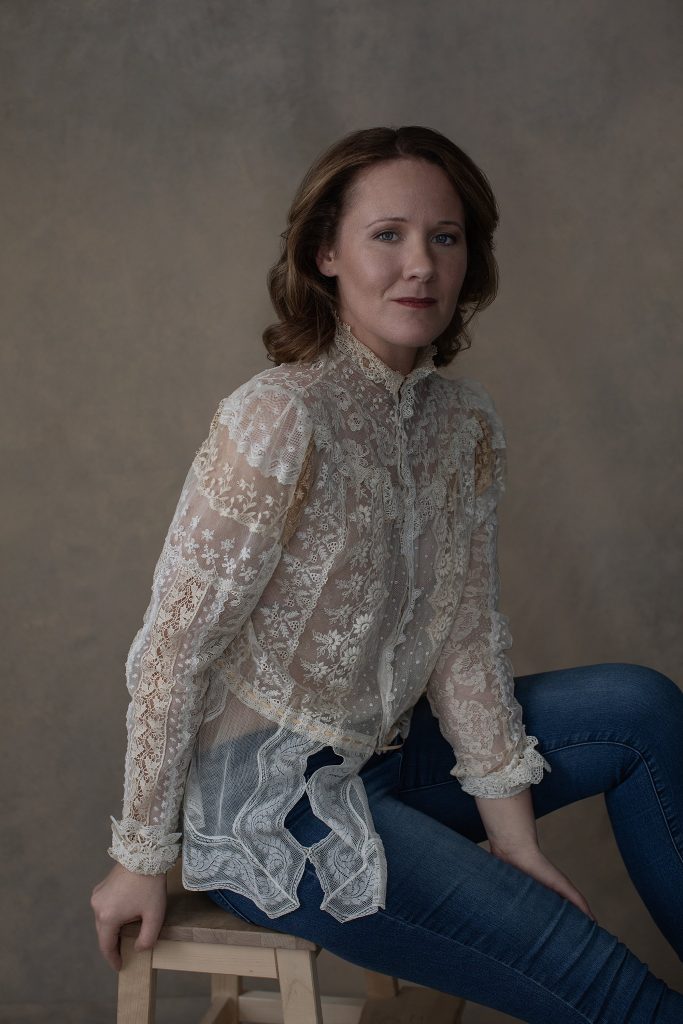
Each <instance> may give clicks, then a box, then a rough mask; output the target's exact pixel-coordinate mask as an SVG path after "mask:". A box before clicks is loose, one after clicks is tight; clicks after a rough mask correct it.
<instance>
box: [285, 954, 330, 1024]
mask: <svg viewBox="0 0 683 1024" xmlns="http://www.w3.org/2000/svg"><path fill="white" fill-rule="evenodd" d="M275 957H276V960H277V975H278V979H279V982H280V995H281V997H282V1019H283V1021H284V1024H323V1011H322V1006H321V1005H320V992H319V989H318V970H317V965H316V962H315V953H313V952H312V950H309V949H277V950H276V951H275Z"/></svg>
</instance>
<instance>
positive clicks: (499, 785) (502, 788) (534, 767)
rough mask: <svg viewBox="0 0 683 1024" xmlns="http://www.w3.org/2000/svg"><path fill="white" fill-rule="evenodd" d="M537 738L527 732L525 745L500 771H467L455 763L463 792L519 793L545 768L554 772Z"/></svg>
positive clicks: (454, 772) (454, 771)
mask: <svg viewBox="0 0 683 1024" xmlns="http://www.w3.org/2000/svg"><path fill="white" fill-rule="evenodd" d="M537 743H538V739H537V737H536V736H527V737H526V743H525V746H524V749H523V751H522V753H521V754H518V755H517V757H515V758H514V760H513V761H512V762H511V763H510V764H508V765H506V766H505V767H504V768H501V769H500V770H499V771H497V772H490V773H489V774H488V775H481V776H473V775H468V774H467V773H466V772H465V770H464V769H463V768H460V767H458V765H457V764H456V765H455V767H454V768H451V771H450V774H451V775H454V776H455V777H456V779H458V780H459V781H460V785H461V787H462V790H463V792H464V793H469V794H470V796H478V797H496V798H499V797H506V796H516V795H517V793H521V792H523V790H525V789H528V788H529V786H531V785H534V784H535V783H537V782H540V781H541V780H542V778H543V770H544V769H545V770H546V771H549V772H551V771H552V768H551V766H550V765H549V764H548V762H547V761H546V759H545V758H544V757H543V755H542V754H541V752H540V751H539V750H535V749H534V748H535V747H536V744H537Z"/></svg>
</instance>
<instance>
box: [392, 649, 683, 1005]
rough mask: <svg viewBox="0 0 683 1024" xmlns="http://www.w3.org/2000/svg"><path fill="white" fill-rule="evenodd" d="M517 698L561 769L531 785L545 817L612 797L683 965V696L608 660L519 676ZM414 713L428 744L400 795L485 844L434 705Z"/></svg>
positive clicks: (412, 755) (417, 753)
mask: <svg viewBox="0 0 683 1024" xmlns="http://www.w3.org/2000/svg"><path fill="white" fill-rule="evenodd" d="M515 696H516V697H517V699H518V700H519V702H520V704H521V705H522V709H523V712H524V724H525V728H526V731H527V734H529V735H532V736H538V737H539V750H541V751H542V752H543V755H544V756H545V757H546V758H547V760H548V762H549V763H550V765H551V766H552V769H553V770H552V772H546V773H545V775H544V778H543V781H542V782H541V783H539V784H538V785H535V786H532V787H531V795H532V801H533V805H534V813H535V816H536V818H541V817H543V815H545V814H548V813H550V811H554V810H557V808H559V807H564V806H566V805H567V804H570V803H574V802H575V801H577V800H582V799H584V798H585V797H588V796H594V795H595V794H597V793H604V794H605V804H606V807H607V812H608V814H609V818H610V821H611V824H612V828H613V831H614V835H615V838H616V841H617V845H618V847H619V851H620V853H621V855H622V858H623V860H624V864H625V865H626V869H627V871H628V873H629V875H630V877H631V880H632V881H633V884H634V885H635V887H636V889H637V890H638V892H639V894H640V896H641V898H642V900H643V902H644V903H645V905H646V907H647V908H648V910H649V912H650V914H651V915H652V918H653V920H654V922H655V924H656V925H657V927H658V928H659V929H660V931H661V932H662V934H663V935H664V937H665V938H666V939H667V941H668V942H669V943H670V945H671V946H672V947H673V949H674V950H675V952H676V953H677V955H678V957H679V958H680V959H681V960H682V961H683V691H681V690H680V689H679V687H678V686H677V685H676V683H675V682H673V680H671V679H669V678H668V676H665V675H663V674H662V673H661V672H657V671H656V670H654V669H651V668H648V667H646V666H644V665H633V664H629V663H624V662H603V663H600V664H597V665H582V666H579V667H577V668H567V669H557V670H555V671H551V672H538V673H535V674H532V675H526V676H520V677H517V678H516V679H515ZM414 714H415V715H416V719H415V724H417V727H418V729H417V733H416V736H415V739H416V740H417V739H418V738H421V739H422V742H419V743H417V742H413V743H411V744H410V746H409V745H408V743H407V744H406V746H405V747H404V751H405V754H404V758H403V762H404V763H403V768H402V774H401V789H400V795H401V799H403V800H405V801H407V802H408V803H410V805H411V806H413V807H416V808H418V809H419V810H422V811H423V812H424V813H426V814H429V815H431V816H433V817H436V818H437V819H438V820H440V821H443V823H444V824H446V825H449V826H450V827H451V828H457V829H458V831H459V832H460V833H461V834H463V835H466V836H467V837H468V838H470V839H473V840H474V842H477V843H479V842H482V840H484V839H486V833H485V831H484V828H483V825H482V822H481V818H480V817H479V813H478V811H477V807H476V803H475V801H474V799H473V798H472V797H470V796H469V795H468V794H466V793H463V791H462V789H461V788H460V785H459V784H456V786H453V784H452V782H453V781H454V780H453V778H452V776H451V777H450V778H451V782H449V781H448V778H449V777H448V769H449V768H450V767H452V765H453V755H452V752H451V750H450V747H449V746H448V744H444V743H442V742H439V741H438V740H437V739H435V738H433V739H432V741H431V742H429V741H427V737H428V736H430V734H433V733H434V719H433V717H432V714H431V710H430V708H429V705H428V703H427V701H426V700H425V699H423V700H421V701H419V702H418V704H417V705H416V707H415V711H414ZM412 739H413V736H412V735H411V736H409V737H408V741H409V742H410V740H412ZM444 785H445V786H447V787H448V788H449V796H448V798H447V799H444V798H443V795H442V794H441V792H440V790H439V787H440V786H444ZM682 1020H683V1018H682Z"/></svg>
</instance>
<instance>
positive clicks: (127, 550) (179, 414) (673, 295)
mask: <svg viewBox="0 0 683 1024" xmlns="http://www.w3.org/2000/svg"><path fill="white" fill-rule="evenodd" d="M682 22H683V8H682V7H681V5H680V3H679V2H678V0H670V2H666V0H650V2H648V3H647V4H644V3H637V2H635V0H612V2H608V0H603V2H600V0H598V2H595V0H578V2H572V3H568V4H563V3H549V2H545V0H538V2H532V0H521V2H519V0H518V2H515V3H510V2H509V0H479V2H477V3H458V2H453V0H438V2H434V0H432V2H427V3H421V4H416V3H413V2H411V3H407V2H405V0H374V3H372V4H368V3H365V2H362V0H352V2H348V3H343V2H342V3H331V2H328V0H321V2H300V3H295V2H291V0H290V2H283V0H278V2H274V0H266V2H263V3H259V4H245V3H240V4H237V3H221V2H218V0H191V2H190V0H187V2H181V0H168V2H165V3H161V2H155V0H144V2H143V0H140V2H134V0H88V2H86V0H83V2H80V3H78V2H75V0H67V2H65V0H59V2H52V3H49V4H48V3H44V2H38V0H2V2H0V29H1V31H0V40H1V41H0V46H1V48H2V53H1V57H2V61H1V67H0V75H1V76H2V80H1V82H0V85H1V89H2V96H3V107H4V113H3V120H2V139H1V140H0V141H1V152H2V158H1V159H2V163H1V175H2V177H1V179H0V185H1V188H2V199H3V202H2V246H1V247H0V260H2V273H1V275H0V280H1V282H2V289H3V293H4V294H3V302H2V323H3V333H4V344H3V360H4V369H5V372H4V374H3V382H4V389H3V390H4V394H3V398H2V402H1V403H0V411H1V414H2V416H3V418H4V423H3V431H2V438H3V455H4V465H5V469H4V471H3V480H4V484H5V486H4V502H3V527H4V536H5V543H6V557H5V569H4V573H3V581H4V597H5V601H6V613H5V615H4V622H5V623H6V624H7V623H8V622H9V621H11V622H12V628H11V629H9V630H7V631H6V634H5V651H6V654H5V659H4V660H5V671H6V697H5V700H6V705H7V707H8V710H9V711H10V716H11V718H12V719H13V721H12V727H11V731H10V732H9V735H7V737H6V739H5V741H4V745H3V754H4V763H5V771H6V786H5V794H6V796H5V814H4V822H3V832H4V834H5V836H6V837H9V843H8V854H9V855H8V857H7V862H6V863H5V864H4V866H3V882H4V884H5V886H6V887H7V895H8V898H7V901H6V902H5V904H4V906H5V908H6V909H5V928H4V929H3V930H4V934H5V936H11V938H10V943H9V945H10V949H9V950H8V952H7V953H6V954H5V955H4V956H3V957H2V960H0V964H1V966H0V972H1V973H2V977H1V978H0V989H1V991H2V993H3V995H2V997H0V998H1V999H2V1000H4V1001H5V1004H10V1003H44V1004H48V1003H60V1002H61V1003H62V1004H64V1006H63V1011H62V1012H63V1013H64V1014H65V1016H64V1019H65V1020H69V1021H73V1020H76V1019H80V1017H78V1014H77V1011H76V1009H75V1008H74V1007H75V1003H76V1002H77V1001H78V1000H84V1001H89V1002H90V1003H91V1004H92V1005H94V1004H97V1003H98V1002H106V1001H107V1000H109V1001H112V1000H113V999H114V995H115V981H116V978H115V974H114V972H112V971H111V970H110V968H109V967H108V966H107V965H106V964H105V962H104V960H103V959H102V958H101V955H100V953H99V950H98V948H97V945H96V937H95V929H94V921H93V918H92V912H91V910H90V907H89V904H88V900H89V895H90V891H91V888H92V886H93V885H94V884H95V882H97V881H99V880H100V878H101V877H103V875H104V874H105V873H106V872H107V871H108V870H109V868H110V867H111V865H112V861H111V860H110V859H109V858H108V857H107V855H106V852H105V851H106V846H107V845H108V843H109V818H108V816H109V814H110V813H114V814H115V815H118V813H119V810H120V802H121V797H122V791H123V778H122V770H123V752H124V747H125V722H124V714H125V708H126V705H127V701H128V695H127V692H126V690H125V680H124V667H125V657H126V653H127V650H128V647H129V645H130V643H131V641H132V638H133V636H134V634H135V632H136V630H137V629H138V627H139V624H140V622H141V617H142V612H143V610H144V608H145V606H146V603H147V600H148V595H149V588H150V585H151V573H152V569H153V566H154V563H155V561H156V558H157V556H158V554H159V551H160V549H161V544H162V542H163V537H164V535H165V532H166V528H167V525H168V521H169V518H170V515H171V514H172V511H173V509H174V507H175V502H176V500H177V496H178V494H179V490H180V486H181V484H182V480H183V478H184V474H185V472H186V470H187V467H188V466H189V463H190V460H191V458H192V456H193V455H194V452H195V450H196V448H197V447H198V445H199V443H200V442H201V440H202V439H203V438H204V436H205V433H206V430H207V429H208V424H209V421H210V417H211V415H212V413H213V411H214V410H215V407H216V405H217V404H218V401H219V400H220V398H222V397H223V396H225V395H227V394H229V393H230V392H231V391H232V390H233V389H234V388H235V387H237V386H238V385H239V384H240V383H241V382H242V381H244V380H246V379H247V378H248V377H250V376H251V375H252V374H254V373H256V372H257V371H258V370H261V369H263V368H265V367H266V366H268V365H270V364H269V363H268V362H267V361H266V359H265V350H264V349H263V346H262V343H261V340H260V332H261V330H262V329H263V327H264V326H265V324H266V323H268V322H270V320H271V319H272V311H271V309H270V306H269V300H268V297H267V292H266V288H265V273H266V270H267V268H268V266H269V265H270V263H271V262H272V261H273V259H274V258H275V256H276V254H277V249H278V244H279V233H280V231H282V230H283V228H284V218H285V211H286V208H287V205H288V203H289V200H290V198H291V195H292V193H293V190H294V188H295V186H296V184H297V182H298V180H299V179H300V177H301V175H302V174H303V173H304V171H305V169H306V168H307V166H308V164H309V163H310V161H311V160H312V159H313V158H314V156H315V155H316V154H317V153H318V152H319V151H320V150H321V149H322V148H323V147H324V146H326V145H327V144H328V143H329V142H331V141H332V140H333V139H335V138H337V137H338V136H340V135H341V134H343V133H345V132H347V131H350V130H352V129H356V128H360V127H367V126H370V125H378V124H390V125H398V124H410V123H421V124H426V125H429V126H431V127H434V128H437V129H439V130H440V131H443V132H444V133H446V134H447V135H449V136H450V137H451V138H453V139H454V140H455V141H456V142H457V143H458V144H459V145H461V146H462V147H463V148H464V149H465V150H466V151H468V152H469V153H470V154H471V155H472V156H473V158H474V159H475V160H476V161H477V162H478V163H479V164H480V165H481V166H482V167H483V168H484V170H485V171H486V173H487V174H488V176H489V177H490V179H491V181H492V184H493V187H494V190H495V192H496V194H497V196H498V199H499V202H500V206H501V211H502V220H501V227H500V232H499V235H498V248H497V254H498V258H499V262H500V268H501V282H502V283H501V290H500V294H499V297H498V299H497V301H496V303H495V304H494V305H493V306H492V307H491V308H490V309H489V310H487V311H486V312H485V313H484V315H483V316H482V317H481V319H480V321H479V323H478V325H477V326H476V329H475V332H474V335H475V341H474V345H473V348H472V349H471V350H469V351H468V352H467V353H465V354H463V355H462V356H461V357H459V358H458V359H457V360H456V364H455V365H454V366H453V367H452V369H451V371H449V373H455V374H466V375H472V376H477V377H479V378H480V379H481V380H482V381H483V382H484V383H485V384H486V385H487V386H488V387H489V389H490V390H491V391H492V393H493V395H494V398H495V400H496V403H497V405H498V407H499V409H500V411H501V414H502V415H503V417H504V420H505V423H506V427H507V433H508V442H509V446H510V485H509V491H508V495H507V496H506V499H505V502H504V505H503V506H502V509H501V540H500V546H501V572H502V579H503V607H504V610H505V611H506V612H507V613H508V614H509V615H510V619H511V627H512V633H513V637H514V647H513V649H512V652H511V656H512V660H513V664H514V666H515V671H516V673H517V674H523V673H526V672H532V671H539V670H543V669H550V668H559V667H563V666H567V665H572V664H585V663H588V662H593V661H603V660H610V661H612V660H623V661H635V662H640V663H644V664H649V665H651V666H653V667H655V668H658V669H659V670H661V671H663V672H665V673H667V674H668V675H671V676H672V677H673V678H674V679H676V680H677V682H678V683H679V685H680V684H681V663H682V657H681V656H682V654H683V651H682V649H681V647H682V644H681V632H680V621H681V588H680V576H681V548H682V545H681V516H680V502H681V492H682V486H681V459H680V444H681V424H680V404H681V403H680V384H679V381H680V373H681V364H682V360H681V349H680V323H681V312H682V308H681V307H682V300H681V291H680V286H679V279H680V266H681V231H680V212H679V195H680V181H681V171H682V167H681V163H682V160H681V139H680V132H679V131H678V129H677V125H679V124H680V123H681V78H680V73H679V64H680V43H681V27H682ZM676 265H677V267H678V275H677V276H676V275H675V269H674V268H675V266H676ZM539 831H540V835H541V840H542V844H543V846H544V848H545V850H546V852H547V853H548V855H549V856H550V857H551V858H552V859H553V860H554V861H555V862H556V863H557V864H558V866H560V867H561V868H562V869H563V870H565V871H566V872H567V873H568V874H569V876H570V877H571V878H572V879H573V881H574V882H575V884H576V885H577V886H578V887H579V888H580V889H581V890H582V891H583V892H584V893H585V894H586V897H587V899H588V900H589V902H590V904H591V906H592V908H593V909H594V911H595V912H596V914H597V915H598V918H599V920H600V922H601V924H604V925H605V926H606V927H609V928H610V929H611V930H612V931H614V932H616V933H617V934H618V935H619V937H620V938H621V939H622V941H625V942H626V943H627V944H628V945H629V946H630V947H631V949H633V951H634V952H636V953H637V954H638V955H639V956H640V957H641V958H642V959H644V960H645V961H646V962H647V963H648V965H649V966H650V967H651V968H652V969H653V970H655V972H656V973H658V974H659V975H660V977H663V978H665V980H667V981H668V983H669V984H671V985H674V986H675V987H678V988H681V987H683V973H682V969H681V965H680V963H679V962H678V961H677V959H676V958H675V956H674V954H673V952H672V951H671V950H670V949H669V947H668V946H667V945H666V943H665V942H664V940H663V939H662V938H661V936H660V935H659V933H658V932H657V930H656V928H655V926H654V925H653V923H652V922H651V920H650V918H649V916H648V914H647V912H646V910H645V909H644V907H643V905H642V903H641V902H640V900H639V898H638V896H637V895H636V893H635V890H634V889H633V886H632V885H631V883H630V880H629V878H628V876H627V875H626V872H625V869H624V867H623V864H622V862H621V860H620V858H619V854H618V852H617V849H616V846H615V843H614V840H613V838H612V834H611V831H610V828H609V822H608V819H607V816H606V812H605V810H604V805H603V802H602V798H601V797H597V798H594V799H591V800H588V801H583V802H582V803H581V804H580V805H574V806H573V807H569V808H566V809H564V810H562V811H560V812H557V813H556V814H555V815H552V816H551V817H549V818H547V819H544V820H543V821H542V822H541V823H540V827H539ZM339 966H342V968H343V970H342V972H341V973H342V976H343V977H345V979H346V981H347V983H348V989H349V990H351V991H353V990H354V986H355V985H356V984H357V972H356V971H355V969H353V968H351V967H350V966H347V965H345V964H342V965H340V963H339V961H335V960H334V958H332V957H327V959H325V957H323V958H321V968H322V973H323V991H332V990H333V989H334V988H335V987H338V985H339V984H340V981H339V979H340V974H338V973H337V971H336V968H338V967H339ZM344 971H345V972H346V974H344ZM160 991H161V992H162V993H163V992H165V991H166V992H177V993H181V992H185V993H188V992H189V993H192V992H202V991H204V987H203V983H202V979H199V978H193V977H191V976H174V977H170V976H164V975H162V980H161V983H160ZM26 1012H27V1013H29V1011H28V1010H27V1011H26ZM3 1013H4V1016H3ZM40 1013H41V1011H40V1010H36V1011H35V1015H32V1016H30V1019H31V1020H38V1019H42V1017H40ZM88 1013H89V1014H90V1015H89V1016H88V1015H87V1014H86V1016H85V1017H84V1018H83V1019H88V1020H90V1021H93V1020H94V1019H95V1017H94V1014H95V1011H94V1010H93V1009H92V1007H91V1010H90V1011H88ZM468 1014H469V1016H468V1018H467V1019H468V1021H469V1022H473V1021H475V1020H480V1019H481V1020H486V1021H489V1022H492V1021H493V1020H496V1021H498V1020H503V1019H504V1018H503V1017H502V1016H500V1015H494V1013H493V1011H490V1012H485V1013H483V1014H478V1012H477V1011H476V1010H475V1009H474V1008H471V1009H470V1010H468ZM0 1017H1V1018H2V1019H3V1020H15V1019H20V1016H19V1011H18V1009H14V1010H12V1009H9V1008H6V1009H5V1010H4V1011H0ZM21 1019H24V1018H23V1017H22V1018H21ZM26 1019H28V1018H26ZM46 1019H47V1017H46ZM57 1019H59V1020H61V1019H62V1017H61V1016H59V1014H58V1012H57V1010H52V1011H51V1016H50V1020H51V1021H53V1022H54V1021H55V1020H57ZM102 1019H113V1018H110V1017H106V1016H105V1017H103V1018H102Z"/></svg>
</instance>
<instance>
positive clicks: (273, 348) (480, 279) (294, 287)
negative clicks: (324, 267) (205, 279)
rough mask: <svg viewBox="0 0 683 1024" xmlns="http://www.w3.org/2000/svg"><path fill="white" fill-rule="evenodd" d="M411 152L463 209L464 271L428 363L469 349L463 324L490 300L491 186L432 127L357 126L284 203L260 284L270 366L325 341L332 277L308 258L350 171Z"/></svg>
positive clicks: (331, 237)
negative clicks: (275, 255)
mask: <svg viewBox="0 0 683 1024" xmlns="http://www.w3.org/2000/svg"><path fill="white" fill-rule="evenodd" d="M397 157H419V158H421V159H423V160H429V161H430V162H431V163H434V164H437V165H438V166H439V167H441V168H443V170H444V171H445V173H446V174H447V175H448V177H449V178H450V180H451V182H452V183H453V185H454V187H455V189H456V191H457V193H458V195H459V196H460V200H461V202H462V204H463V207H464V210H465V225H464V226H465V236H466V242H467V272H466V274H465V278H464V280H463V284H462V288H461V290H460V296H459V299H458V304H457V306H456V309H455V313H454V315H453V318H452V320H451V322H450V323H449V325H448V327H447V328H446V329H445V330H444V331H443V332H442V333H441V334H440V335H439V336H438V338H434V341H435V343H436V345H437V350H438V351H437V355H436V357H435V363H436V365H438V366H445V365H447V364H448V363H450V362H451V361H452V360H453V359H454V358H455V357H456V355H457V354H458V352H459V351H460V350H461V349H465V348H469V347H470V345H471V338H470V336H469V334H468V331H467V324H469V322H470V321H471V320H472V318H473V317H474V316H475V315H476V313H478V312H479V310H480V309H484V308H485V307H486V306H488V305H490V304H491V303H492V302H493V300H494V298H495V297H496V293H497V290H498V266H497V263H496V260H495V258H494V255H493V249H494V242H493V234H494V231H495V229H496V227H497V225H498V207H497V205H496V200H495V197H494V195H493V190H492V189H491V186H490V184H489V182H488V180H487V178H486V176H485V175H484V173H483V172H482V171H481V170H480V169H479V168H478V167H477V165H476V164H475V163H474V161H473V160H472V159H471V158H470V157H469V156H467V154H466V153H464V152H463V151H462V149H460V148H459V147H458V146H456V145H455V143H454V142H451V140H450V139H448V138H446V136H445V135H442V134H441V133H440V132H437V131H434V130H433V129H431V128H423V127H421V126H420V125H406V126H404V127H401V128H363V129H361V130H360V131H354V132H351V133H350V134H348V135H345V136H343V138H341V139H339V141H337V142H334V143H333V144H332V145H331V146H329V147H328V148H327V149H325V150H324V151H323V152H322V153H321V154H320V155H319V156H318V157H317V159H316V160H315V161H314V162H313V164H312V165H311V166H310V167H309V169H308V171H307V172H306V174H305V175H304V177H303V179H302V181H301V183H300V185H299V187H298V189H297V191H296V194H295V196H294V199H293V201H292V204H291V206H290V208H289V212H288V215H287V228H286V230H285V231H283V232H282V234H281V236H280V237H281V238H282V247H281V252H280V257H279V259H278V260H277V262H276V263H274V264H273V266H272V267H271V268H270V270H269V271H268V277H267V282H268V291H269V293H270V298H271V301H272V303H273V306H274V308H275V312H276V313H277V315H278V317H279V321H278V322H277V323H274V324H271V325H270V326H268V327H266V329H265V330H264V332H263V343H264V345H265V346H266V349H267V351H268V359H269V361H271V362H274V363H275V364H276V365H277V364H279V363H290V362H295V361H297V360H302V361H305V362H307V361H311V360H313V359H315V358H316V356H317V355H319V353H320V352H321V351H323V350H324V349H325V348H326V347H327V346H328V345H329V344H330V342H331V340H332V338H333V336H334V329H335V319H334V313H335V311H337V296H336V291H337V284H336V278H334V277H327V276H326V275H324V274H321V273H320V271H319V270H318V267H317V265H316V259H315V257H316V253H317V251H318V248H319V246H321V245H323V246H326V247H329V246H333V245H334V241H335V238H336V233H337V225H338V223H339V220H340V218H341V216H342V214H343V212H344V209H345V207H346V204H347V203H349V202H350V201H351V199H352V197H353V185H354V179H355V177H356V175H357V174H358V173H359V171H360V170H362V169H363V168H365V167H369V166H370V165H371V164H376V163H381V162H383V161H387V160H395V159H396V158H397Z"/></svg>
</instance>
